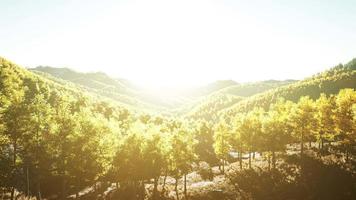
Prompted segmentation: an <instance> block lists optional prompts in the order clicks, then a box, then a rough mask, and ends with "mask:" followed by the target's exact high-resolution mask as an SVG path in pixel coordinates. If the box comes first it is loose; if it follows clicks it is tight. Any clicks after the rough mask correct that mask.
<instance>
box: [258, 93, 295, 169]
mask: <svg viewBox="0 0 356 200" xmlns="http://www.w3.org/2000/svg"><path fill="white" fill-rule="evenodd" d="M286 104H287V103H286V102H285V101H284V100H283V99H281V100H278V101H277V102H276V103H275V104H272V105H271V106H270V110H269V111H268V112H267V115H266V116H265V117H264V120H263V134H262V138H263V142H262V143H261V146H263V148H264V149H265V150H268V151H270V152H271V154H272V167H273V169H275V168H276V155H275V153H276V152H278V151H283V150H284V149H285V146H286V144H287V143H288V142H289V141H290V138H291V137H290V135H289V129H288V114H289V109H288V107H287V105H286ZM268 161H269V162H268V163H270V159H268Z"/></svg>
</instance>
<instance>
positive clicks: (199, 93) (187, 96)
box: [30, 66, 237, 112]
mask: <svg viewBox="0 0 356 200" xmlns="http://www.w3.org/2000/svg"><path fill="white" fill-rule="evenodd" d="M30 70H31V71H33V72H36V73H38V74H39V75H42V76H47V77H48V78H49V76H48V75H51V76H54V77H55V78H57V79H63V80H65V81H69V82H72V83H74V84H76V85H79V86H81V87H83V88H85V89H87V90H88V91H89V92H95V93H97V94H100V95H103V96H106V97H109V98H112V99H114V100H116V101H119V102H122V103H125V104H128V105H134V106H136V107H142V108H148V109H151V110H156V111H166V112H168V110H169V109H173V108H177V107H179V106H182V105H185V104H190V103H192V102H195V101H196V100H198V99H199V98H201V97H203V96H206V95H209V94H211V93H213V92H216V91H218V90H220V89H223V88H226V87H228V86H233V85H237V83H236V82H234V81H231V80H223V81H216V82H213V83H211V84H208V85H206V86H204V87H199V88H194V89H191V90H187V91H177V92H176V93H174V94H173V93H171V94H169V95H167V94H165V91H162V92H161V94H160V93H157V92H155V93H153V92H150V91H145V90H143V89H142V88H140V87H138V86H135V85H134V84H133V83H131V82H130V81H128V80H125V79H114V78H112V77H110V76H108V75H106V74H105V73H101V72H97V73H81V72H76V71H74V70H71V69H68V68H55V67H48V66H45V67H44V66H39V67H36V68H32V69H30ZM41 72H42V73H41ZM44 73H45V74H44ZM46 74H48V75H46ZM57 81H58V80H57Z"/></svg>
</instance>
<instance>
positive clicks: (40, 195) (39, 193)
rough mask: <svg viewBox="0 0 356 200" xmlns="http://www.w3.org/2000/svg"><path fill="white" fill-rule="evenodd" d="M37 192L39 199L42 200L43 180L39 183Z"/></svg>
mask: <svg viewBox="0 0 356 200" xmlns="http://www.w3.org/2000/svg"><path fill="white" fill-rule="evenodd" d="M37 190H38V199H39V200H42V194H41V180H39V182H38V186H37Z"/></svg>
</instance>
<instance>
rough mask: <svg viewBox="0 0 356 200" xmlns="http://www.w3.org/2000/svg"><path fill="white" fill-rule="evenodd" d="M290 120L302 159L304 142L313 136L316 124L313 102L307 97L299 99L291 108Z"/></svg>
mask: <svg viewBox="0 0 356 200" xmlns="http://www.w3.org/2000/svg"><path fill="white" fill-rule="evenodd" d="M291 120H292V126H293V129H294V136H295V137H296V138H297V139H298V140H299V142H300V156H301V158H303V154H304V142H305V141H306V140H307V139H308V138H310V137H311V135H313V133H314V132H315V127H316V124H317V121H316V110H315V106H314V102H313V100H311V99H310V98H309V97H302V98H300V100H299V102H298V103H297V104H296V106H294V107H293V110H292V115H291Z"/></svg>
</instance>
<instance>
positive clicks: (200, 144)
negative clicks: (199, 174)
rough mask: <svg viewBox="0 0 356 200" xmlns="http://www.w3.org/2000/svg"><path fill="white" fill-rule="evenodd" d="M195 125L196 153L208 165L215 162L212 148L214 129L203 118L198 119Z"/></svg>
mask: <svg viewBox="0 0 356 200" xmlns="http://www.w3.org/2000/svg"><path fill="white" fill-rule="evenodd" d="M194 125H195V126H196V134H195V135H196V139H197V145H196V154H197V156H198V157H199V159H200V160H201V161H206V162H207V163H209V164H210V165H214V164H216V163H217V157H216V154H215V151H214V148H213V145H214V130H213V128H212V126H211V125H210V124H209V123H208V122H207V121H205V120H203V121H199V122H198V123H197V124H194Z"/></svg>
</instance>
